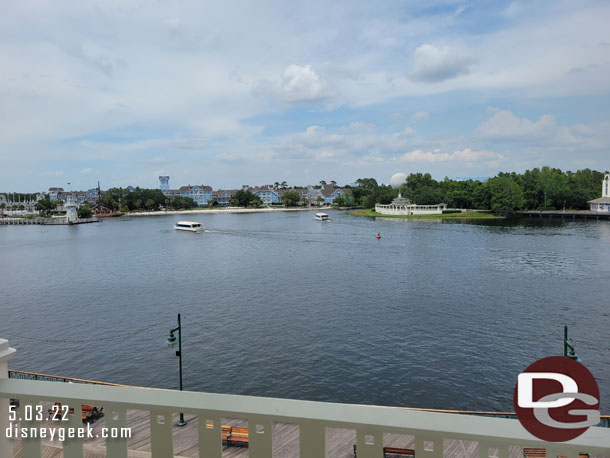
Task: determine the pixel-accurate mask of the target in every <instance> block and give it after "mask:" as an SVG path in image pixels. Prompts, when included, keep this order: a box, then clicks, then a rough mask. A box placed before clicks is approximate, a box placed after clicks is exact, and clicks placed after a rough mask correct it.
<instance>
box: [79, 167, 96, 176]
mask: <svg viewBox="0 0 610 458" xmlns="http://www.w3.org/2000/svg"><path fill="white" fill-rule="evenodd" d="M91 172H93V169H92V168H91V167H87V168H86V169H83V170H81V171H80V173H82V174H83V175H88V174H90V173H91Z"/></svg>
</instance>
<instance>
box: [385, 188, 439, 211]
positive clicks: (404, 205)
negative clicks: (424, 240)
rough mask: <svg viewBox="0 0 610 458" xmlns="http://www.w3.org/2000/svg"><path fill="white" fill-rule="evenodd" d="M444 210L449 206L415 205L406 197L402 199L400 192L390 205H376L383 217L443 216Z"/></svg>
mask: <svg viewBox="0 0 610 458" xmlns="http://www.w3.org/2000/svg"><path fill="white" fill-rule="evenodd" d="M443 210H447V204H442V203H441V204H436V205H417V204H413V203H411V201H410V200H409V199H407V198H406V197H402V195H401V194H400V192H399V193H398V197H396V198H395V199H394V200H392V203H390V204H388V205H382V204H375V211H376V212H377V213H381V214H382V215H442V213H443Z"/></svg>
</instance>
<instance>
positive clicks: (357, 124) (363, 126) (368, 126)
mask: <svg viewBox="0 0 610 458" xmlns="http://www.w3.org/2000/svg"><path fill="white" fill-rule="evenodd" d="M375 127H377V126H376V125H375V124H374V123H372V122H361V121H354V122H350V123H349V125H347V126H343V127H341V129H340V130H341V131H342V132H367V131H370V130H373V129H375Z"/></svg>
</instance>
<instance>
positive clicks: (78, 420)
mask: <svg viewBox="0 0 610 458" xmlns="http://www.w3.org/2000/svg"><path fill="white" fill-rule="evenodd" d="M69 405H70V407H71V408H73V409H74V414H73V415H70V414H68V416H67V421H64V422H62V425H61V426H62V428H64V430H65V434H66V435H65V437H66V440H65V441H64V458H83V439H82V438H78V437H73V438H68V430H69V429H70V428H74V429H73V430H74V431H78V428H82V427H83V420H82V410H81V409H82V401H80V400H73V401H71V402H70V404H69ZM85 427H86V425H85Z"/></svg>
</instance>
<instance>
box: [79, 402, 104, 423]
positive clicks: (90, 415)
mask: <svg viewBox="0 0 610 458" xmlns="http://www.w3.org/2000/svg"><path fill="white" fill-rule="evenodd" d="M103 416H104V408H103V407H102V408H100V409H98V408H97V407H95V406H89V405H82V406H81V417H82V420H83V423H87V422H92V421H95V420H97V419H98V418H102V417H103Z"/></svg>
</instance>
